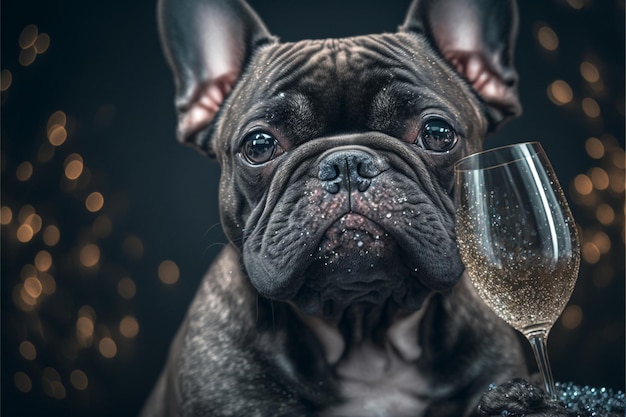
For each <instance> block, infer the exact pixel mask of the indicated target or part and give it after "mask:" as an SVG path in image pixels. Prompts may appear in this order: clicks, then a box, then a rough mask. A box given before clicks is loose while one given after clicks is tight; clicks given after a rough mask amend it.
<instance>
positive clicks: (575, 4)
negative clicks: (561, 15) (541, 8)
mask: <svg viewBox="0 0 626 417" xmlns="http://www.w3.org/2000/svg"><path fill="white" fill-rule="evenodd" d="M567 4H569V5H570V6H571V7H572V9H576V10H580V9H582V8H583V6H584V5H585V1H584V0H567Z"/></svg>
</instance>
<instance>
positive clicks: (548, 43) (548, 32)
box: [537, 26, 559, 51]
mask: <svg viewBox="0 0 626 417" xmlns="http://www.w3.org/2000/svg"><path fill="white" fill-rule="evenodd" d="M537 39H538V40H539V44H540V45H541V46H542V47H543V48H544V49H546V50H548V51H556V50H557V49H558V47H559V37H558V36H557V35H556V33H555V32H554V30H552V28H550V27H549V26H541V27H540V28H539V29H538V30H537Z"/></svg>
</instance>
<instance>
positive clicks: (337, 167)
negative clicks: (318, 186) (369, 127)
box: [318, 149, 381, 194]
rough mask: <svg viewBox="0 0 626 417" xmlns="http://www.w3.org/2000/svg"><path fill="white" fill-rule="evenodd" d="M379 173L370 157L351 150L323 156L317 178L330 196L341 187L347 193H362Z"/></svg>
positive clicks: (362, 152) (372, 158)
mask: <svg viewBox="0 0 626 417" xmlns="http://www.w3.org/2000/svg"><path fill="white" fill-rule="evenodd" d="M380 173H381V170H380V169H378V167H377V166H376V163H375V161H374V157H373V156H372V155H370V154H369V153H367V152H365V151H361V150H354V149H351V150H343V151H335V152H333V153H331V154H329V155H327V156H325V157H324V158H323V159H322V161H321V162H320V163H319V173H318V178H319V179H320V181H321V182H322V188H324V190H326V191H328V192H329V193H331V194H336V193H338V192H339V190H341V187H344V188H345V190H346V191H348V192H351V191H352V190H353V189H357V190H358V191H360V192H364V191H365V190H367V189H368V188H369V186H370V184H371V183H372V178H374V177H376V176H378V175H379V174H380Z"/></svg>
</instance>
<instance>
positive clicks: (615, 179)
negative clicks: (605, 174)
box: [609, 170, 626, 194]
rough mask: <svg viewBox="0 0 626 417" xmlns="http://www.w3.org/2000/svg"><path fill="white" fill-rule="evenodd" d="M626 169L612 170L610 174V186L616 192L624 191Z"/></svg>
mask: <svg viewBox="0 0 626 417" xmlns="http://www.w3.org/2000/svg"><path fill="white" fill-rule="evenodd" d="M624 181H625V179H624V171H623V170H619V171H615V170H614V171H612V172H611V174H610V175H609V188H610V189H611V191H613V192H614V193H616V194H621V193H623V192H624V188H625V186H626V184H625V183H624Z"/></svg>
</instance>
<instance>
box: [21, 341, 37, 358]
mask: <svg viewBox="0 0 626 417" xmlns="http://www.w3.org/2000/svg"><path fill="white" fill-rule="evenodd" d="M19 349H20V355H22V357H23V358H24V359H26V360H27V361H33V360H35V358H37V349H36V348H35V345H33V344H32V343H31V342H29V341H28V340H24V341H23V342H22V343H20V348H19Z"/></svg>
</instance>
